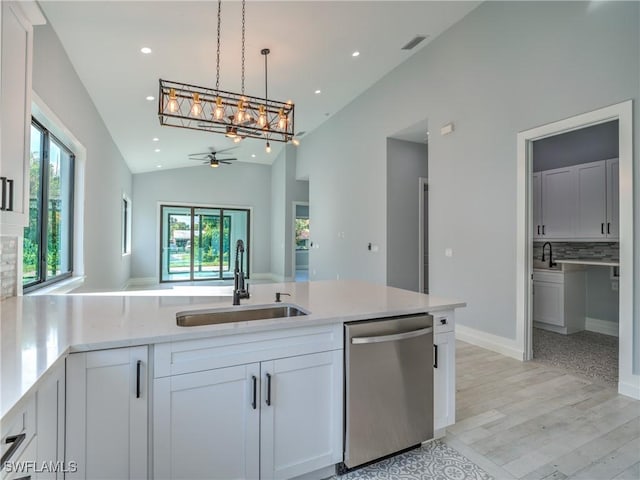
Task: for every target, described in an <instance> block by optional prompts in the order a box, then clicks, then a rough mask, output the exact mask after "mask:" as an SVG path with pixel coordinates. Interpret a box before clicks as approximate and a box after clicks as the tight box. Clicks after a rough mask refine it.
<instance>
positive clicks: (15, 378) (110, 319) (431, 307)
mask: <svg viewBox="0 0 640 480" xmlns="http://www.w3.org/2000/svg"><path fill="white" fill-rule="evenodd" d="M276 292H286V293H289V294H290V295H291V296H290V297H283V298H286V300H287V304H292V305H296V306H298V307H301V308H302V309H303V310H305V311H306V312H308V314H307V315H304V316H300V317H284V318H277V319H268V320H255V321H248V322H247V321H244V322H234V323H226V324H218V325H207V326H198V327H179V326H177V325H176V314H178V313H180V312H185V311H191V310H210V309H214V310H215V309H222V308H224V309H230V308H232V307H231V297H202V296H146V295H136V294H131V295H127V294H126V292H124V293H123V292H117V293H116V294H100V295H61V296H28V297H18V298H11V299H8V300H5V301H4V302H2V304H0V307H1V315H2V319H1V324H0V328H1V332H0V333H1V342H2V343H1V350H0V361H1V362H2V363H1V366H0V369H1V370H0V373H1V387H2V391H1V393H0V395H1V397H0V401H1V404H0V405H1V413H2V420H3V424H2V428H3V431H2V435H3V439H4V436H5V434H7V429H10V428H11V426H12V425H13V423H12V419H13V418H14V417H16V416H18V417H20V415H22V418H24V417H25V415H23V414H21V413H20V412H23V411H25V412H27V413H28V412H29V411H31V410H33V409H34V408H35V409H37V411H38V412H40V410H41V408H44V407H45V405H36V406H35V407H34V406H32V405H31V404H30V402H31V400H30V399H31V397H33V396H34V394H37V393H39V392H40V389H41V387H42V386H46V385H49V384H50V383H52V382H53V379H55V378H57V380H56V382H53V383H52V384H53V385H55V392H57V397H55V398H57V400H58V401H57V413H58V414H59V413H60V412H64V411H66V413H67V419H66V425H62V424H61V423H60V419H59V420H58V430H62V431H63V433H64V431H65V430H66V437H64V436H62V437H61V436H60V434H58V438H57V441H58V443H60V439H61V438H66V439H67V452H68V451H69V448H70V447H71V450H72V451H73V446H74V445H73V444H74V439H73V438H71V439H70V438H69V437H70V434H69V432H70V431H76V430H77V429H78V425H70V423H69V422H70V418H69V415H70V414H73V413H74V412H77V411H78V410H83V408H84V409H85V410H86V411H85V413H84V415H85V420H86V418H89V420H90V421H91V412H90V408H89V407H88V406H78V405H76V406H74V405H75V403H74V402H76V400H75V399H76V398H78V397H77V395H75V393H78V392H76V389H77V388H80V391H79V393H81V394H82V395H83V397H82V398H89V397H90V395H88V392H89V391H90V389H91V387H92V383H91V382H94V381H96V380H100V382H102V384H103V385H106V383H105V382H107V381H111V380H113V379H111V378H110V377H109V376H107V377H104V378H103V377H100V376H96V377H95V378H93V377H91V375H89V373H88V372H90V371H91V368H94V367H95V368H96V370H95V371H96V372H98V371H100V372H107V371H108V366H109V365H112V366H119V367H117V368H116V369H115V370H114V372H115V371H116V370H117V369H118V368H119V369H120V370H121V371H123V372H125V373H126V375H128V376H130V377H131V378H125V379H124V382H125V383H124V385H125V387H126V386H127V385H129V386H131V387H132V389H133V390H134V392H133V393H134V395H133V397H134V398H138V399H139V398H144V399H145V402H144V403H145V408H142V409H139V407H138V406H137V405H138V404H136V403H135V402H131V405H129V403H128V402H129V401H128V400H127V405H125V406H124V407H123V408H124V410H123V412H124V411H126V412H127V414H128V415H133V414H134V412H137V413H136V414H135V415H134V417H135V418H134V417H132V419H134V420H139V419H142V420H144V422H143V424H144V427H140V429H142V430H143V431H142V432H140V431H137V433H135V434H134V433H132V432H134V430H135V429H133V428H132V427H131V425H129V427H128V431H129V433H130V435H129V437H130V440H131V441H133V439H134V438H135V436H136V435H138V437H140V438H142V437H144V439H143V441H142V444H143V447H141V448H138V449H137V450H136V448H133V449H132V448H130V449H129V450H127V452H128V454H129V455H131V458H133V457H140V456H142V459H143V462H142V463H144V465H141V466H140V467H139V468H138V469H137V470H136V469H132V470H130V472H131V474H130V477H132V478H133V476H138V475H139V474H140V475H143V476H147V475H148V472H149V471H152V470H153V462H154V461H153V460H149V461H147V459H152V458H153V457H154V453H155V463H156V465H158V464H159V463H158V462H160V463H162V456H161V455H159V451H160V450H161V449H163V448H164V449H165V450H166V452H165V453H166V455H169V454H170V450H171V448H172V445H171V444H166V445H159V444H158V443H157V442H156V444H155V446H153V447H152V445H153V444H154V440H153V439H148V438H149V437H150V436H151V435H148V434H147V428H146V426H147V421H146V420H147V418H149V419H152V422H151V423H153V424H154V425H155V430H158V429H162V428H165V427H166V428H171V425H169V424H167V423H166V422H165V423H163V422H162V421H161V420H159V419H161V418H162V416H163V412H162V408H163V406H162V398H164V400H167V401H169V400H170V399H171V398H172V395H178V393H176V392H177V390H176V387H175V384H176V382H177V381H178V380H180V381H183V382H184V381H186V379H187V378H189V379H190V380H200V379H201V378H200V377H202V376H203V375H206V374H207V373H206V372H214V371H215V372H218V373H220V372H223V371H224V372H223V373H224V375H226V374H231V373H233V374H235V373H237V372H236V371H234V372H231V371H230V370H228V369H232V368H235V369H236V370H237V369H238V365H240V364H242V365H250V364H251V365H255V364H256V361H257V360H260V361H262V362H263V363H264V361H266V360H269V361H272V360H271V359H272V358H273V359H277V358H281V357H283V358H284V357H292V358H298V359H302V357H300V355H302V354H309V353H313V354H314V355H320V354H321V353H322V354H323V355H325V357H326V355H328V354H329V353H328V352H334V353H333V354H331V355H332V357H331V358H333V359H336V361H337V360H339V359H341V349H342V324H343V323H344V322H349V321H357V320H365V319H374V318H381V317H389V316H398V315H410V314H416V313H424V312H428V313H431V314H434V315H435V316H436V318H438V317H437V315H438V314H439V313H443V314H445V313H446V314H447V315H448V317H447V318H446V319H444V320H442V321H443V322H445V323H442V325H443V326H444V325H447V324H448V325H450V329H451V333H452V329H453V310H454V309H455V308H459V307H463V306H464V305H465V304H464V303H463V302H459V301H456V300H451V299H444V298H438V297H434V296H428V295H421V294H418V293H415V292H410V291H406V290H400V289H396V288H390V287H384V286H378V285H372V284H368V283H365V282H358V281H326V282H305V283H277V284H264V285H256V286H252V288H251V298H250V299H247V300H244V301H243V305H241V306H239V307H233V308H234V309H243V308H248V307H249V308H250V307H255V306H257V305H273V304H274V300H275V294H276ZM132 293H133V292H132ZM443 318H444V317H443ZM436 326H438V322H437V321H436ZM437 334H438V330H437V329H436V337H437ZM244 339H246V340H247V342H245V341H244ZM289 339H291V341H289ZM198 342H199V343H198ZM296 342H297V343H296ZM449 343H452V342H451V341H450V342H449ZM247 345H249V347H247ZM451 347H452V345H451ZM243 349H244V350H243ZM261 349H263V351H264V352H272V353H271V354H270V355H271V356H269V355H266V354H264V355H262V357H261V356H260V355H258V353H256V352H260V351H261ZM242 351H244V353H242V354H241V353H239V352H242ZM83 352H84V353H83ZM123 352H128V353H126V354H125V357H126V358H125V359H124V360H122V358H119V359H116V357H118V355H120V356H122V354H123ZM132 352H133V353H132ZM207 352H216V353H215V355H213V354H211V355H210V354H209V353H207ZM220 352H225V353H224V355H222V356H221V355H220ZM337 352H338V353H337ZM134 353H135V355H134ZM94 354H95V355H94ZM138 354H140V355H139V358H137V359H134V357H135V356H136V355H138ZM83 355H84V357H83ZM110 355H111V356H110ZM237 355H240V357H237ZM242 355H244V357H242ZM234 356H235V357H234ZM236 357H237V358H236ZM325 357H323V358H324V360H323V361H325V360H326V358H325ZM80 358H82V359H83V360H82V362H80V363H78V362H77V361H76V359H80ZM315 358H316V357H313V358H312V357H307V359H309V360H312V359H315ZM318 358H319V357H318ZM327 358H328V357H327ZM70 360H72V361H70ZM180 360H184V362H183V363H180ZM245 360H246V362H245ZM92 362H93V363H92ZM101 362H103V363H101ZM109 362H112V363H109ZM243 362H244V363H243ZM129 363H131V368H129ZM257 363H260V362H257ZM100 365H103V366H104V367H105V368H104V369H102V370H100V368H101V367H100ZM193 365H197V367H195V368H194V367H193ZM201 365H208V367H206V370H205V367H203V366H201ZM452 367H453V365H452ZM243 368H244V367H243ZM247 368H248V369H250V368H253V367H247ZM163 369H164V373H163ZM181 369H182V370H181ZM230 372H231V373H230ZM243 372H244V370H243ZM327 372H328V370H326V369H325V371H324V373H327ZM331 372H333V373H332V374H333V375H334V377H335V376H336V375H338V376H339V377H340V378H333V379H332V380H331V381H332V382H333V384H334V386H335V389H337V391H334V392H333V393H339V394H340V395H341V394H342V390H341V387H340V384H341V381H342V379H341V374H342V365H341V363H340V364H339V365H337V364H332V366H331ZM65 373H66V377H65ZM244 373H246V372H244ZM244 373H243V375H244ZM190 375H191V376H192V377H190ZM224 375H223V376H224ZM248 375H249V377H248V378H249V380H251V379H252V378H254V377H256V375H255V374H248ZM141 376H142V380H141ZM232 376H233V375H232ZM76 377H78V378H82V379H84V380H83V382H84V383H83V384H82V385H78V384H77V382H76V380H75V378H76ZM224 382H227V384H232V383H233V382H231V380H229V379H227V380H225V381H224ZM224 382H222V383H221V384H224ZM229 382H231V383H229ZM65 383H66V387H65V388H63V386H64V384H65ZM116 383H117V382H116ZM245 383H247V382H245V381H244V380H243V381H242V382H240V383H238V385H240V386H241V390H242V393H243V394H245V393H246V392H245V390H247V389H245V387H244V385H245ZM250 383H251V381H248V383H247V384H250ZM172 385H173V386H172ZM451 386H452V385H451V382H449V387H451ZM112 387H113V388H115V386H112ZM51 388H53V387H51ZM163 388H165V389H168V390H166V395H164V396H163V397H162V398H161V397H160V396H157V397H154V401H153V405H152V407H149V408H148V409H147V406H148V405H150V404H151V403H152V402H151V401H150V397H152V396H153V395H156V394H157V393H158V392H160V391H162V389H163ZM190 389H192V387H189V386H185V389H184V390H183V391H188V390H190ZM335 389H334V390H335ZM65 391H66V392H67V397H66V399H65V398H64V392H65ZM254 391H255V388H254ZM171 392H173V393H171ZM125 393H126V394H127V395H128V392H125ZM261 393H265V394H266V392H261ZM51 395H53V394H51ZM437 395H438V393H437V392H436V397H437ZM39 396H40V397H42V398H44V397H45V396H46V395H44V394H43V395H39ZM101 396H102V397H103V400H104V399H109V397H110V393H109V390H108V389H107V390H106V391H104V392H101V393H99V394H98V395H97V396H96V398H97V399H98V400H99V399H100V398H101ZM259 396H260V395H259ZM36 397H38V395H36ZM250 400H251V399H250ZM105 401H106V400H105ZM114 403H115V400H114V399H111V400H109V401H108V404H107V405H103V407H104V408H105V409H106V410H105V411H107V410H108V408H109V407H110V406H111V405H112V404H114ZM236 403H237V402H236ZM249 403H255V402H249ZM60 404H62V405H63V406H64V405H66V409H65V408H63V407H61V406H60ZM187 404H188V402H187V403H185V405H187ZM72 407H73V408H72ZM81 407H82V408H81ZM125 407H126V408H125ZM165 407H167V408H169V406H166V405H165ZM252 410H253V411H256V410H258V409H257V408H255V407H254V408H253V409H252ZM334 410H335V409H334ZM53 411H54V409H53V408H52V409H51V412H53ZM170 411H171V410H167V412H166V413H169V412H170ZM51 412H50V413H51ZM337 413H338V412H332V415H333V417H332V418H333V419H336V418H338V419H340V420H341V419H342V414H341V413H340V415H337ZM174 415H175V411H174ZM27 417H28V415H27ZM40 417H45V414H44V413H39V415H38V421H39V420H40ZM58 417H60V415H58ZM71 417H73V415H71ZM272 420H273V419H272ZM14 423H15V422H14ZM18 423H20V422H18ZM24 423H28V422H23V424H24ZM23 427H25V425H23ZM27 427H32V428H31V429H32V433H31V436H32V437H33V438H35V437H40V436H41V434H44V433H45V432H41V431H39V430H38V425H35V426H29V425H27ZM62 427H66V428H62ZM334 427H336V426H335V425H334ZM25 428H26V427H25ZM261 428H263V429H264V428H265V426H264V424H263V425H262V427H261ZM334 429H335V428H334ZM116 430H117V429H116ZM84 431H86V425H84ZM9 433H12V432H9ZM169 433H170V432H169ZM245 433H247V435H249V433H248V432H245ZM334 433H335V432H334ZM157 436H158V435H156V437H157ZM334 436H335V435H334ZM241 437H242V438H239V439H238V441H239V442H244V441H246V438H247V437H246V436H241ZM42 438H44V435H42ZM75 440H76V441H79V442H80V443H84V442H85V441H87V444H89V443H88V440H90V439H86V438H83V439H81V440H78V439H75ZM227 440H228V439H227ZM336 441H337V438H336ZM51 442H53V440H52V439H51V440H50V441H49V443H51ZM3 443H4V441H3ZM31 443H34V442H31ZM108 443H109V442H105V441H101V442H100V444H101V445H100V446H101V449H102V446H103V444H107V445H108ZM116 443H117V442H116ZM334 443H335V442H334ZM26 445H27V440H24V441H23V446H22V447H21V449H16V451H15V455H16V458H17V456H20V455H21V453H20V451H22V450H24V451H26V450H27V448H28V447H27V446H26ZM176 445H177V444H176ZM176 445H173V447H175V448H178V447H176ZM3 447H4V445H3ZM56 448H57V450H55V449H53V447H52V448H51V450H52V451H58V452H60V451H62V449H61V448H60V447H59V446H58V447H56ZM89 448H90V447H89ZM108 448H110V447H108ZM259 448H261V449H263V450H264V445H262V446H260V447H257V446H256V451H257V450H258V449H259ZM40 450H42V449H40V448H38V451H40ZM80 450H82V449H80ZM249 450H250V449H249ZM249 450H247V451H246V453H247V455H248V456H251V452H250V451H249ZM3 452H4V450H3ZM334 453H335V452H334ZM85 454H86V455H88V454H87V453H86V452H85ZM166 455H165V457H166ZM59 457H60V454H58V458H59ZM332 458H335V455H334V456H333V457H332ZM66 460H67V461H69V460H77V461H79V462H84V461H85V458H81V459H73V458H68V457H67V458H66ZM105 461H106V460H105ZM252 462H254V460H251V461H249V460H247V465H246V469H245V470H243V471H244V472H251V471H257V470H255V469H256V468H258V469H259V471H260V472H261V473H260V478H267V477H270V476H273V475H269V474H266V473H265V472H266V471H267V470H268V471H270V472H272V473H273V471H275V470H274V468H267V470H265V467H264V465H260V466H259V467H257V466H255V465H252ZM109 463H111V464H113V463H117V462H113V461H112V460H109ZM309 465H313V462H311V463H309ZM318 465H319V464H318ZM271 467H273V465H272V466H271ZM105 468H106V467H105ZM170 470H171V471H172V472H173V471H174V468H171V469H170ZM276 470H277V469H276ZM82 471H83V472H84V470H82ZM298 471H302V470H300V469H296V468H293V469H290V471H289V472H288V473H286V475H284V474H283V475H284V476H290V474H291V473H292V472H298ZM281 473H282V472H281ZM84 475H87V473H86V472H85V473H84ZM154 475H155V477H156V478H159V477H160V476H161V475H159V473H158V472H157V471H156V472H155V473H154ZM164 475H166V476H167V477H168V478H169V477H172V476H174V474H173V473H172V474H169V473H167V472H165V473H164ZM175 475H176V476H177V475H178V474H177V473H175ZM247 475H248V474H247ZM80 476H81V475H79V476H78V478H80ZM276 476H278V475H276ZM279 476H282V475H279Z"/></svg>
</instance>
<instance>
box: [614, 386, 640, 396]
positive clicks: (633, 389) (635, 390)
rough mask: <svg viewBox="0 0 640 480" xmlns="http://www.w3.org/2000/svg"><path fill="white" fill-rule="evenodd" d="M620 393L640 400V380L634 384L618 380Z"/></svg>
mask: <svg viewBox="0 0 640 480" xmlns="http://www.w3.org/2000/svg"><path fill="white" fill-rule="evenodd" d="M618 393H619V394H620V395H626V396H627V397H631V398H635V399H636V400H640V385H639V384H638V382H635V383H634V384H631V383H625V382H618Z"/></svg>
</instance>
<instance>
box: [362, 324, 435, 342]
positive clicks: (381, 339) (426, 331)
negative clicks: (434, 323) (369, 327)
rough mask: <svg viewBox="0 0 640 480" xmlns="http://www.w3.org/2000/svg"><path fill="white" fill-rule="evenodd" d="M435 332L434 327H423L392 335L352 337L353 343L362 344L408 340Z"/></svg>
mask: <svg viewBox="0 0 640 480" xmlns="http://www.w3.org/2000/svg"><path fill="white" fill-rule="evenodd" d="M432 332H433V327H427V328H421V329H419V330H412V331H410V332H404V333H394V334H392V335H378V336H375V337H353V338H352V339H351V344H352V345H362V344H365V343H382V342H395V341H397V340H406V339H407V338H415V337H420V336H422V335H428V334H429V333H432Z"/></svg>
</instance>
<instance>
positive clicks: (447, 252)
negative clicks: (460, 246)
mask: <svg viewBox="0 0 640 480" xmlns="http://www.w3.org/2000/svg"><path fill="white" fill-rule="evenodd" d="M444 256H445V257H453V249H451V248H445V249H444Z"/></svg>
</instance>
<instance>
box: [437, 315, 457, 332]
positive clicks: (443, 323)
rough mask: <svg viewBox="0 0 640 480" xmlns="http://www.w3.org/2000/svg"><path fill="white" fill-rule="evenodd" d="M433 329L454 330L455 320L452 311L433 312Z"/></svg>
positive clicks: (439, 330)
mask: <svg viewBox="0 0 640 480" xmlns="http://www.w3.org/2000/svg"><path fill="white" fill-rule="evenodd" d="M433 327H434V328H433V331H434V333H435V334H436V335H437V334H439V333H446V332H453V330H454V328H455V320H454V316H453V312H452V311H447V312H439V313H437V314H436V313H434V314H433Z"/></svg>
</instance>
